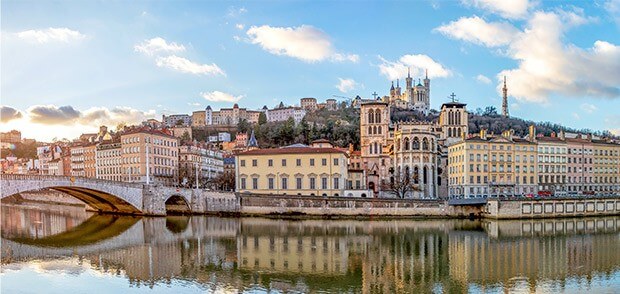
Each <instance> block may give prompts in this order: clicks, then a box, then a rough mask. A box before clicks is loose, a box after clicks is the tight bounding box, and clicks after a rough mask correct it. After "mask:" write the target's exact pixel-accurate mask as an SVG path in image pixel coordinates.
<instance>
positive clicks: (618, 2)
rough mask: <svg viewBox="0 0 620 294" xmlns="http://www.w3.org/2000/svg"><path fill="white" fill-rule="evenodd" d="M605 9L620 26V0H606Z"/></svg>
mask: <svg viewBox="0 0 620 294" xmlns="http://www.w3.org/2000/svg"><path fill="white" fill-rule="evenodd" d="M604 7H605V10H606V11H607V12H608V13H609V15H610V16H611V17H612V18H613V19H614V20H615V21H616V24H617V25H619V26H620V0H608V1H607V2H605V5H604Z"/></svg>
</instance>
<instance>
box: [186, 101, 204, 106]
mask: <svg viewBox="0 0 620 294" xmlns="http://www.w3.org/2000/svg"><path fill="white" fill-rule="evenodd" d="M187 105H189V106H200V105H201V104H200V103H198V102H187Z"/></svg>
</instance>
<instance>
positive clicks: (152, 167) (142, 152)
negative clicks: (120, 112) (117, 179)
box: [121, 129, 179, 185]
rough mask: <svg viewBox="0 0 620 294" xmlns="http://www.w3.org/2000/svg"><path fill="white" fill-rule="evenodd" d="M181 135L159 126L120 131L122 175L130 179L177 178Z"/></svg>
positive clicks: (155, 180)
mask: <svg viewBox="0 0 620 294" xmlns="http://www.w3.org/2000/svg"><path fill="white" fill-rule="evenodd" d="M178 156H179V139H178V138H176V137H174V136H172V135H171V134H169V133H166V132H163V131H157V130H148V129H139V130H134V131H130V132H127V133H124V134H122V135H121V158H122V165H123V179H124V181H128V182H142V183H147V182H148V183H156V184H157V183H161V184H167V185H173V184H176V183H177V182H178V176H179V167H178V159H179V158H178Z"/></svg>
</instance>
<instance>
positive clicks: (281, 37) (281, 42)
mask: <svg viewBox="0 0 620 294" xmlns="http://www.w3.org/2000/svg"><path fill="white" fill-rule="evenodd" d="M246 34H247V35H248V37H249V39H250V42H251V43H252V44H257V45H259V46H260V47H261V48H263V50H265V51H267V52H269V53H271V54H275V55H286V56H289V57H293V58H297V59H300V60H302V61H305V62H318V61H324V60H330V61H333V62H343V61H349V62H358V61H359V56H358V55H356V54H345V53H338V52H335V49H334V48H333V45H332V43H331V41H330V38H329V36H328V35H327V34H325V33H324V32H323V31H321V30H319V29H317V28H314V27H312V26H309V25H302V26H299V27H271V26H268V25H263V26H260V27H257V26H252V27H250V29H248V30H247V32H246Z"/></svg>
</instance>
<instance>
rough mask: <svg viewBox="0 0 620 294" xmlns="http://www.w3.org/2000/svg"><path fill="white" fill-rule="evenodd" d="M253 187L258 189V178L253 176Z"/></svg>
mask: <svg viewBox="0 0 620 294" xmlns="http://www.w3.org/2000/svg"><path fill="white" fill-rule="evenodd" d="M252 189H254V190H257V189H258V178H252Z"/></svg>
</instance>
